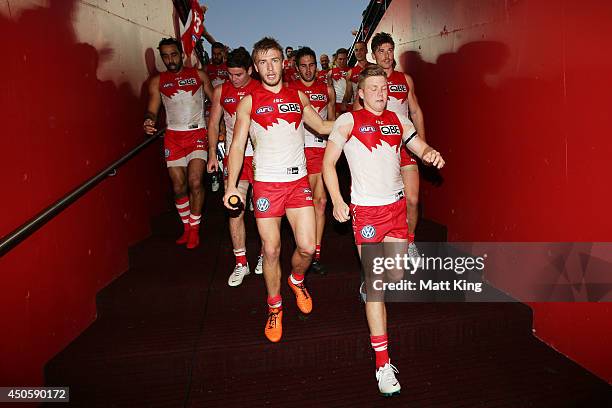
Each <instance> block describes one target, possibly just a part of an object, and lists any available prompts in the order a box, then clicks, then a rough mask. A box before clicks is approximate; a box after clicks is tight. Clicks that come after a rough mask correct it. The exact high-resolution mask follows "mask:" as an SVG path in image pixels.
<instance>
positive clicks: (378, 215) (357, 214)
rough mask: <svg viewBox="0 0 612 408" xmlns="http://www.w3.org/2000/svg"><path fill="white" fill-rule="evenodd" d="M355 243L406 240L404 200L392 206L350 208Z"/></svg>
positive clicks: (406, 228)
mask: <svg viewBox="0 0 612 408" xmlns="http://www.w3.org/2000/svg"><path fill="white" fill-rule="evenodd" d="M350 209H351V218H352V221H353V235H354V236H355V243H356V244H357V245H361V244H364V243H376V242H382V241H383V239H384V238H385V237H393V238H399V239H408V222H407V221H406V198H402V199H401V200H398V201H396V202H394V203H392V204H387V205H377V206H364V205H353V204H351V206H350Z"/></svg>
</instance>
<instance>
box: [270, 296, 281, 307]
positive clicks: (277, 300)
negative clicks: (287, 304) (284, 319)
mask: <svg viewBox="0 0 612 408" xmlns="http://www.w3.org/2000/svg"><path fill="white" fill-rule="evenodd" d="M268 307H269V308H270V309H275V308H277V309H282V308H283V298H282V297H281V295H280V294H279V295H276V296H268Z"/></svg>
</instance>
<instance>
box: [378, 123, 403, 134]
mask: <svg viewBox="0 0 612 408" xmlns="http://www.w3.org/2000/svg"><path fill="white" fill-rule="evenodd" d="M379 128H380V133H382V134H383V135H384V136H389V135H398V136H399V135H401V134H402V131H401V130H400V127H399V126H398V125H383V126H379Z"/></svg>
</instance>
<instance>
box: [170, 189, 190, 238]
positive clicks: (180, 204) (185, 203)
mask: <svg viewBox="0 0 612 408" xmlns="http://www.w3.org/2000/svg"><path fill="white" fill-rule="evenodd" d="M174 205H175V206H176V210H177V211H178V213H179V216H180V217H181V221H183V224H184V226H185V229H186V230H187V229H189V211H190V210H189V196H185V197H181V198H175V199H174Z"/></svg>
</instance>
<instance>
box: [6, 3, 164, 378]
mask: <svg viewBox="0 0 612 408" xmlns="http://www.w3.org/2000/svg"><path fill="white" fill-rule="evenodd" d="M51 3H52V4H51V5H50V6H49V7H32V8H30V9H29V10H23V11H22V13H21V14H20V16H19V17H16V18H9V17H7V16H5V15H3V14H0V37H1V38H3V44H4V50H5V52H4V53H3V62H2V64H0V78H2V81H1V82H0V86H1V90H0V91H1V92H0V111H1V112H2V113H3V121H2V122H3V130H2V132H1V134H0V140H1V143H0V145H1V146H2V149H3V166H2V172H0V183H1V185H2V187H3V190H2V191H3V193H2V208H3V211H2V214H1V215H0V235H4V234H6V233H8V232H10V231H11V230H12V229H14V228H15V227H17V226H19V225H20V224H21V223H22V222H24V221H26V220H27V219H28V218H30V217H31V216H33V215H34V214H35V213H37V212H38V211H40V210H41V209H43V208H44V207H46V206H47V205H49V204H51V203H52V202H54V201H55V200H57V199H59V198H61V197H62V196H63V195H64V194H66V193H67V192H68V191H70V190H71V189H73V188H75V187H76V186H77V185H79V184H80V183H81V182H83V181H85V180H86V179H88V178H89V177H91V176H93V175H95V174H96V173H97V172H98V171H99V170H101V169H103V168H104V167H105V166H106V165H108V164H110V162H112V161H113V160H115V159H117V158H119V157H120V156H121V155H122V154H123V153H126V152H127V151H128V150H129V149H131V148H132V147H133V146H136V145H137V144H138V143H140V142H141V141H142V140H143V135H142V130H141V128H140V123H141V118H142V114H143V112H144V101H143V100H142V98H141V95H136V94H135V93H134V91H132V88H131V87H130V86H129V85H128V84H121V83H120V84H115V83H113V82H110V81H101V80H99V79H98V78H97V71H98V66H99V63H100V58H101V56H100V54H99V52H98V51H97V50H96V48H94V47H93V46H91V45H89V44H84V43H78V41H77V39H76V35H75V32H74V28H73V24H74V23H75V22H74V21H73V17H74V12H75V10H74V7H75V4H76V2H75V1H68V0H66V1H62V2H51ZM108 18H114V17H108ZM125 24H128V23H125ZM107 52H114V50H112V49H111V50H107ZM132 52H135V53H141V54H142V55H144V54H145V49H144V47H143V48H142V49H133V51H132ZM143 60H144V59H143ZM116 69H117V70H121V69H122V67H120V66H117V67H116ZM143 71H146V70H144V69H143ZM131 79H132V80H136V79H135V78H131ZM144 79H145V78H144V77H143V78H140V79H139V80H141V81H144ZM166 187H167V178H166V175H165V171H164V168H163V162H162V158H161V155H160V146H159V144H157V145H155V146H151V147H149V148H148V149H147V150H146V151H145V152H143V153H142V154H141V155H139V156H138V157H136V158H135V159H133V160H132V161H130V162H129V163H128V164H127V165H125V166H124V167H122V168H121V169H119V173H118V175H117V176H116V177H113V178H110V179H107V180H105V181H104V182H102V183H101V184H100V185H98V186H97V187H95V188H94V189H93V190H92V191H90V192H89V193H88V194H87V195H85V196H84V197H83V198H81V199H80V200H79V201H77V202H76V203H75V204H73V205H72V206H70V207H69V208H67V209H66V210H65V211H64V212H62V213H61V214H60V215H58V216H57V217H56V218H54V219H53V220H52V221H50V222H49V223H48V224H47V225H45V226H44V227H42V228H41V229H40V230H39V231H37V232H35V233H34V234H33V235H32V236H31V237H30V238H28V239H27V240H26V241H24V242H23V243H22V244H20V245H19V246H17V247H16V248H14V249H13V250H12V251H11V252H9V253H8V254H7V255H6V256H4V257H3V258H0V273H1V274H2V285H0V327H2V334H1V335H0V359H1V361H2V363H1V364H0V385H20V386H25V385H38V384H42V381H43V378H42V374H43V372H42V370H43V366H44V364H45V363H46V362H47V361H48V360H49V359H50V358H51V357H52V356H53V355H54V354H55V353H57V352H58V351H60V350H62V349H63V348H64V347H65V346H66V345H67V344H68V343H69V342H70V341H71V340H72V339H74V338H75V337H76V336H77V335H78V334H79V333H81V332H82V331H83V330H84V329H85V328H86V327H87V326H88V325H89V324H91V322H92V321H93V320H94V319H95V317H96V308H95V296H96V293H97V292H98V291H99V290H100V289H101V288H102V287H104V286H106V285H107V284H108V283H109V282H110V281H111V280H112V279H114V278H116V277H117V276H118V275H120V274H121V273H123V272H124V271H126V270H127V268H128V257H127V249H128V246H129V245H130V244H132V243H134V242H137V241H139V240H141V239H142V238H143V237H145V236H146V235H148V234H149V222H150V217H151V216H152V215H153V214H156V213H159V212H160V211H161V210H162V209H163V208H164V206H165V205H164V199H163V197H164V194H165V193H166V191H167V190H166Z"/></svg>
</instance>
